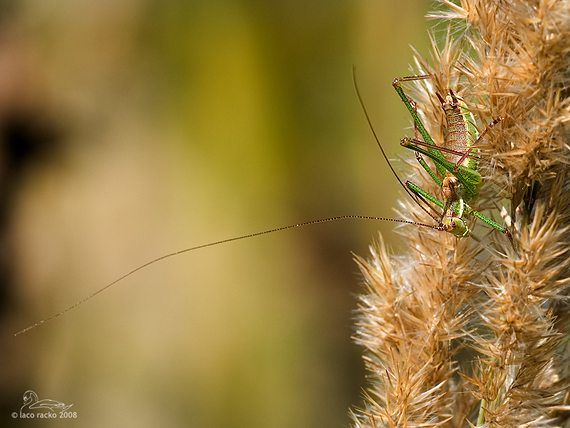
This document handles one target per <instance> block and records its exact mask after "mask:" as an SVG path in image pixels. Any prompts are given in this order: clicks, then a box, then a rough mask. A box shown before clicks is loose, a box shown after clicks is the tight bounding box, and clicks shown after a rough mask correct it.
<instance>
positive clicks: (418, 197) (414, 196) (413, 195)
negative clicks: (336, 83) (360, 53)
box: [352, 67, 441, 228]
mask: <svg viewBox="0 0 570 428" xmlns="http://www.w3.org/2000/svg"><path fill="white" fill-rule="evenodd" d="M352 80H353V82H354V89H355V90H356V96H357V97H358V102H359V103H360V107H361V108H362V111H363V112H364V117H365V118H366V122H367V123H368V127H369V128H370V131H371V132H372V135H373V136H374V140H375V141H376V144H377V145H378V147H379V148H380V151H381V152H382V156H383V157H384V160H385V161H386V163H387V164H388V167H389V168H390V171H392V174H393V175H394V177H396V180H398V183H400V186H402V188H403V189H404V190H405V191H406V193H407V194H408V195H409V196H410V198H412V200H413V201H414V202H415V203H416V204H418V206H419V207H420V208H421V209H422V210H424V211H425V212H426V214H427V215H429V216H430V217H431V218H432V219H434V220H435V221H436V222H438V224H439V223H440V222H441V221H440V220H441V214H439V213H437V211H436V210H435V209H434V208H433V207H432V205H431V204H430V203H429V201H427V200H426V199H425V198H423V197H422V196H421V195H418V194H416V193H413V192H411V191H410V190H409V189H408V187H407V186H406V185H405V184H404V183H403V182H402V180H401V179H400V177H399V176H398V174H397V173H396V170H395V169H394V167H393V166H392V164H391V162H390V160H389V159H388V156H387V155H386V152H385V151H384V147H382V144H381V143H380V139H379V138H378V135H377V134H376V131H375V130H374V126H372V121H371V120H370V116H369V115H368V111H367V110H366V106H365V105H364V101H363V100H362V96H361V95H360V90H359V89H358V83H357V81H356V68H355V67H352ZM420 201H421V202H420ZM422 202H423V204H422ZM426 206H427V207H429V209H430V210H432V211H434V212H436V214H435V215H434V214H433V212H430V211H429V210H428V209H427V208H426ZM437 216H439V218H438V217H437ZM414 224H415V223H414ZM436 227H438V226H434V228H436Z"/></svg>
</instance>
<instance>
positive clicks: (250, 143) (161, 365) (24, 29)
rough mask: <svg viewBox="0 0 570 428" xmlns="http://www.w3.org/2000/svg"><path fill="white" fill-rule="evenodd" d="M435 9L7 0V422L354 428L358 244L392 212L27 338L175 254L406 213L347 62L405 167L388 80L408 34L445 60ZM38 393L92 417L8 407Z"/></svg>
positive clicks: (2, 53)
mask: <svg viewBox="0 0 570 428" xmlns="http://www.w3.org/2000/svg"><path fill="white" fill-rule="evenodd" d="M428 7H429V3H428V2H424V1H420V0H416V1H412V0H405V1H395V0H394V1H387V0H357V1H353V2H348V1H326V2H325V1H273V2H256V1H247V0H244V1H238V0H227V1H223V0H214V1H212V0H210V1H182V0H170V1H167V2H159V1H156V0H154V1H153V0H146V1H143V0H113V1H108V0H101V1H92V0H64V1H51V0H22V1H18V2H13V3H5V7H4V8H3V9H2V11H1V18H2V20H1V21H0V119H1V120H2V138H3V139H4V141H3V143H4V146H5V147H11V149H10V150H12V151H14V152H16V153H17V156H13V155H12V156H8V155H7V154H6V153H7V149H5V150H4V158H5V159H4V160H3V164H2V172H3V175H2V180H3V182H2V186H3V189H4V191H3V195H4V196H3V199H4V200H3V201H2V202H3V205H4V206H5V208H4V211H3V217H2V221H3V222H4V224H3V230H2V231H3V233H2V241H0V242H1V243H2V249H3V251H2V257H3V264H4V268H3V269H4V271H5V274H4V275H3V276H2V279H3V281H4V283H3V284H2V287H3V289H2V307H1V309H2V315H3V316H2V323H1V330H0V331H1V334H2V336H1V340H2V346H1V351H0V352H1V353H2V356H1V358H2V362H1V372H0V376H1V377H0V394H1V399H2V402H1V407H0V421H6V423H3V422H2V423H1V425H2V426H22V425H24V424H26V426H36V425H35V424H37V426H42V427H49V426H60V425H62V424H64V423H65V424H67V425H72V424H74V425H75V426H81V427H102V426H121V427H130V426H132V427H139V428H140V427H156V426H168V427H179V426H180V427H224V428H228V427H229V428H231V427H236V428H237V427H245V426H247V427H249V428H255V427H264V428H267V427H284V428H285V427H288V428H290V427H295V428H302V427H342V426H348V425H349V424H350V418H349V416H348V410H349V408H350V407H354V406H359V405H360V403H361V398H360V397H361V389H362V388H363V387H364V386H365V379H364V370H363V362H362V360H361V349H359V348H358V347H357V346H356V345H355V344H354V343H353V342H352V341H351V338H350V336H351V334H352V333H353V323H354V319H353V318H354V310H355V309H356V306H357V302H356V298H355V294H356V293H357V292H358V291H359V290H360V280H359V277H358V274H357V267H356V265H355V264H354V262H353V260H352V255H351V251H352V252H354V253H356V254H359V255H363V256H367V254H368V246H369V245H370V244H371V243H372V242H373V240H375V239H377V236H378V235H377V233H378V230H381V231H382V233H383V234H384V236H385V237H387V238H388V239H390V240H393V239H395V236H396V235H394V234H393V232H391V231H392V230H393V229H394V224H392V223H387V224H382V223H379V222H370V221H357V220H345V221H341V222H335V223H329V224H325V225H317V226H309V227H305V228H299V229H295V230H289V231H284V232H279V233H274V234H271V235H266V236H263V237H257V238H253V239H248V240H244V241H238V242H233V243H229V244H225V245H221V246H216V247H213V248H208V249H203V250H199V251H197V252H193V253H188V254H185V255H181V256H178V257H175V258H173V259H169V260H166V261H163V262H160V263H158V264H155V265H153V266H152V267H149V268H147V269H145V270H143V271H141V272H138V273H137V274H135V275H133V276H132V277H130V278H128V279H126V280H124V281H122V282H120V283H119V284H117V285H115V286H113V287H112V288H110V289H109V290H107V291H105V292H104V293H103V294H101V295H99V296H97V297H95V298H94V299H93V300H91V301H89V302H87V303H85V304H84V305H82V306H79V307H78V308H76V309H74V310H73V311H71V312H69V313H67V314H65V315H63V316H61V317H59V318H57V319H55V320H54V321H52V322H50V323H49V324H46V325H43V326H41V327H39V328H37V329H35V330H32V331H30V332H28V333H26V334H24V335H22V336H19V337H14V336H13V333H14V332H16V331H18V330H20V329H22V328H24V327H26V326H28V325H30V324H33V323H34V322H36V321H38V320H40V319H42V318H45V317H47V316H50V315H53V314H54V313H56V312H59V311H61V310H63V309H65V308H66V307H68V306H69V305H71V304H73V303H75V302H76V301H78V300H80V299H82V298H84V297H85V296H87V295H89V294H91V293H92V292H94V291H96V290H97V289H99V288H101V287H102V286H104V285H106V284H107V283H109V282H111V281H112V280H114V279H116V278H117V277H119V276H121V275H123V274H124V273H126V272H128V271H129V270H131V269H133V268H135V267H137V266H138V265H141V264H143V263H145V262H147V261H149V260H151V259H154V258H156V257H159V256H162V255H164V254H166V253H169V252H172V251H176V250H179V249H183V248H186V247H191V246H194V245H199V244H203V243H207V242H211V241H216V240H219V239H224V238H230V237H234V236H238V235H243V234H248V233H252V232H257V231H261V230H265V229H270V228H274V227H279V226H284V225H288V224H293V223H298V222H304V221H308V220H314V219H319V218H325V217H331V216H337V215H343V214H361V215H370V216H386V217H395V216H396V214H395V213H394V211H393V207H394V206H395V205H396V202H395V198H396V196H397V194H398V193H399V192H400V190H399V189H398V187H397V186H398V185H397V182H396V180H395V179H394V178H393V177H392V176H391V175H390V172H389V170H388V167H387V166H386V164H385V162H384V160H383V159H382V157H381V154H380V151H379V150H378V148H377V147H376V145H375V142H374V141H373V139H372V137H371V134H370V131H369V129H368V128H367V125H366V122H365V119H364V115H363V114H362V111H361V109H360V107H359V104H358V101H357V98H356V95H355V90H354V86H353V82H352V76H351V74H352V67H353V65H354V66H355V67H356V70H357V77H358V81H359V86H360V91H361V93H362V96H363V98H364V99H365V102H366V104H367V108H368V110H369V112H370V115H371V116H372V120H373V121H374V124H375V129H376V131H377V133H378V134H379V135H380V137H381V139H382V143H383V144H384V145H385V148H386V149H387V151H388V153H389V155H390V157H392V158H395V157H396V156H397V155H398V154H402V150H401V149H400V148H399V146H398V141H399V138H401V137H402V136H403V135H404V134H405V129H404V128H406V127H407V126H408V125H409V118H408V115H407V113H406V110H405V108H404V107H403V106H402V105H401V102H400V101H399V99H398V97H397V95H396V94H395V93H394V91H393V89H392V87H391V83H392V80H393V78H394V77H398V76H402V75H407V74H409V67H408V64H409V63H411V62H412V52H411V49H410V48H409V45H413V46H414V47H416V48H417V49H418V50H419V51H420V52H421V53H423V54H426V53H427V41H428V40H427V31H426V29H427V28H428V27H429V26H430V25H432V24H433V23H431V22H429V21H426V20H425V19H424V18H423V16H424V15H425V14H426V12H427V11H428ZM14 135H15V137H14ZM20 152H21V153H20ZM12 158H17V159H18V168H17V170H14V169H13V168H12V169H11V168H10V165H11V162H12V161H13V159H12ZM11 159H12V160H11ZM396 166H397V167H399V165H398V162H396ZM403 230H405V229H403ZM390 242H394V243H392V245H393V246H394V247H397V243H396V242H395V241H390ZM26 390H33V391H35V392H36V393H37V394H38V395H39V397H40V399H42V398H50V399H54V400H59V401H63V402H65V403H67V404H73V407H72V408H71V409H70V410H73V411H75V412H77V419H75V420H74V421H68V422H64V421H62V420H55V421H46V420H41V421H37V420H36V421H26V422H24V421H22V420H19V419H12V418H11V417H10V414H11V413H12V412H14V411H18V410H19V408H20V406H22V404H23V402H22V396H23V394H24V392H25V391H26Z"/></svg>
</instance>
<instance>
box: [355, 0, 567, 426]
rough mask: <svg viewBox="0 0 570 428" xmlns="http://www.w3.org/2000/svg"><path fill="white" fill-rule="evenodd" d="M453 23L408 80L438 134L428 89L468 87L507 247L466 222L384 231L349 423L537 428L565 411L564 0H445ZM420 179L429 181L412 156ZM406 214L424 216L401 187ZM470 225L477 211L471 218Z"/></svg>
mask: <svg viewBox="0 0 570 428" xmlns="http://www.w3.org/2000/svg"><path fill="white" fill-rule="evenodd" d="M441 4H442V8H443V9H444V10H442V11H439V12H437V13H434V14H433V15H432V17H436V18H439V19H443V20H446V21H448V22H449V28H450V30H449V31H448V33H447V37H446V38H445V39H444V40H442V41H440V42H439V44H438V42H437V41H436V40H435V39H434V38H432V58H431V60H430V61H427V60H425V59H423V58H420V57H419V56H418V55H417V54H416V67H417V70H415V72H416V73H417V74H429V75H430V76H431V77H432V78H431V79H429V80H421V81H417V82H410V85H409V86H408V88H407V91H408V93H410V94H411V97H412V98H413V99H414V100H415V101H416V103H417V106H418V110H419V114H420V115H421V117H422V121H423V123H424V124H425V126H426V128H427V131H428V132H429V134H430V135H431V137H432V138H433V139H434V141H435V142H436V143H438V142H441V141H443V138H444V134H445V132H446V126H445V121H444V116H443V112H442V109H441V102H440V101H439V100H438V98H437V95H436V92H439V93H440V94H446V93H447V91H449V89H451V90H452V91H453V92H454V93H456V94H458V95H459V96H461V98H462V99H463V100H464V101H465V103H466V105H467V107H468V108H469V110H470V111H471V112H472V113H473V115H474V117H475V118H476V121H477V126H478V127H479V129H482V128H481V127H484V126H485V124H488V123H490V122H491V121H492V120H493V119H495V118H498V117H504V118H505V120H503V121H502V122H501V123H500V125H498V126H496V127H494V128H493V129H491V130H489V132H488V135H487V137H486V138H485V139H483V140H481V141H480V142H479V143H478V144H480V145H479V146H478V149H479V151H480V156H481V158H482V160H481V162H480V166H479V171H480V172H481V174H482V176H483V183H484V184H483V188H482V189H481V196H480V198H479V199H478V200H477V201H476V208H475V209H477V210H483V211H485V210H490V211H487V212H489V213H490V214H489V215H490V216H493V215H496V214H497V211H496V210H494V209H495V208H497V207H499V206H501V205H505V204H510V215H509V216H506V221H508V222H509V223H510V224H511V226H510V227H511V228H512V232H513V239H514V242H515V248H513V247H512V246H510V245H509V242H508V240H507V239H505V237H504V236H502V235H501V234H499V233H496V232H490V233H488V230H487V229H486V228H485V227H484V225H481V224H479V223H474V224H472V226H473V231H474V235H476V236H477V237H478V238H477V239H472V238H466V239H457V238H455V237H453V236H451V235H449V234H446V233H443V232H441V231H437V230H431V229H427V228H413V227H406V228H405V229H402V230H403V232H402V235H403V236H404V239H406V241H407V242H408V246H409V250H408V252H407V254H404V255H401V256H389V255H388V254H387V252H386V250H385V249H384V246H383V243H382V241H380V243H379V245H378V246H376V247H374V248H373V249H372V258H371V260H369V261H364V260H363V259H361V258H357V262H358V264H359V265H360V268H361V270H362V272H363V274H364V279H365V282H366V287H367V290H366V293H365V294H364V295H363V296H362V297H361V303H360V319H359V322H358V325H357V329H358V330H357V340H358V342H359V343H360V344H361V345H363V346H364V347H365V357H364V359H365V363H366V366H367V368H368V370H370V385H369V386H368V389H367V393H366V396H365V402H364V406H363V408H362V409H359V410H358V411H355V412H354V424H355V426H356V427H362V428H364V427H436V426H442V427H467V426H485V427H542V426H548V427H552V426H565V424H567V423H568V412H569V409H570V408H569V407H568V400H569V398H568V395H569V394H568V391H569V385H570V382H569V380H570V370H568V368H567V367H568V360H569V359H568V352H567V351H566V347H567V346H566V343H568V332H569V331H568V330H569V327H570V312H569V307H568V306H569V305H568V303H567V302H568V299H567V295H568V285H567V284H569V283H570V269H569V266H570V264H569V262H570V254H569V251H568V249H569V248H570V232H569V226H568V225H569V224H570V193H569V191H570V179H569V176H568V172H567V171H568V165H569V164H570V146H569V142H570V138H569V137H570V128H569V121H570V98H569V97H568V95H569V94H570V1H568V0H560V1H522V0H509V1H482V0H471V1H467V0H465V1H461V3H460V5H458V4H455V3H452V2H450V1H447V0H442V1H441ZM409 165H410V168H411V169H413V172H412V173H410V176H411V177H412V179H413V181H415V182H416V183H418V184H419V185H421V186H422V188H424V189H426V190H427V191H429V192H430V193H431V194H437V192H438V191H439V189H438V187H437V186H436V185H435V184H434V182H433V180H431V179H430V177H428V176H427V175H426V174H425V172H424V171H423V170H422V169H421V167H419V166H418V165H417V164H416V163H415V162H410V163H409ZM400 203H401V207H402V208H401V209H402V212H405V213H406V216H407V217H408V216H411V219H412V220H414V221H418V222H422V221H425V216H426V214H425V212H424V211H423V210H422V209H421V208H420V207H418V205H417V204H416V203H415V202H413V201H411V200H409V199H404V200H402V201H401V202H400ZM470 225H471V223H470Z"/></svg>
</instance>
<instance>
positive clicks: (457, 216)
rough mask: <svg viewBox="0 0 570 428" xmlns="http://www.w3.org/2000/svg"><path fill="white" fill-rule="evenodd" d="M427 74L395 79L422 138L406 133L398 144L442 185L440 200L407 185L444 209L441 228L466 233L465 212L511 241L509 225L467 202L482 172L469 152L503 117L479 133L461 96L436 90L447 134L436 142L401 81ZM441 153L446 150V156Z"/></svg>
mask: <svg viewBox="0 0 570 428" xmlns="http://www.w3.org/2000/svg"><path fill="white" fill-rule="evenodd" d="M429 78H431V76H430V75H422V76H408V77H400V78H396V79H395V80H394V82H393V83H392V86H393V87H394V89H395V90H396V92H397V93H398V95H399V96H400V98H401V99H402V101H403V102H404V104H405V105H406V107H407V109H408V111H409V112H410V115H411V116H412V119H413V121H414V128H415V129H416V130H417V132H419V133H420V134H421V136H422V138H423V141H420V140H418V139H417V138H415V139H411V138H407V137H406V138H404V139H402V141H401V145H402V146H403V147H406V148H409V149H411V150H414V151H415V152H416V157H417V159H418V162H419V163H420V164H421V166H422V167H423V168H424V170H425V171H426V172H427V173H428V174H429V176H430V177H431V178H432V179H433V180H434V182H435V183H436V184H437V185H438V186H439V187H440V188H441V189H442V194H443V202H442V201H440V200H439V199H438V198H436V197H434V196H433V195H431V194H430V193H428V192H427V191H425V190H423V189H422V188H420V187H419V186H417V185H416V184H414V183H411V182H409V181H406V183H405V186H406V188H408V189H409V190H410V191H411V192H413V193H414V194H416V195H417V196H418V197H419V198H421V199H425V200H427V201H429V202H431V203H433V204H435V205H437V206H438V207H439V208H441V209H442V210H443V213H442V216H441V219H440V220H439V222H440V228H441V230H444V231H446V232H449V233H451V234H453V235H455V236H456V237H458V238H465V237H468V236H469V235H470V234H471V230H470V229H469V227H468V226H467V223H466V222H465V220H464V216H465V215H469V214H470V215H473V216H474V217H475V218H478V219H479V220H481V221H483V222H484V223H486V224H488V225H489V226H491V227H493V228H495V229H497V230H498V231H500V232H501V233H504V234H505V235H507V236H508V237H509V239H510V240H511V242H512V237H511V233H510V231H509V229H508V228H506V227H505V226H502V225H500V224H499V223H497V222H495V221H493V220H491V219H490V218H489V217H487V216H485V215H483V214H481V213H480V212H478V211H475V210H474V209H473V208H471V207H470V206H469V205H468V204H469V203H471V202H473V201H475V200H476V199H477V198H478V197H479V189H480V188H481V185H482V178H481V174H479V172H478V171H477V169H476V168H477V161H476V159H474V158H473V157H472V156H471V153H472V151H473V149H474V147H475V145H476V144H477V143H478V142H479V141H480V140H481V139H482V138H483V137H484V136H485V134H486V133H487V132H488V130H489V129H491V128H492V127H493V126H494V125H496V124H497V123H498V122H500V121H502V120H503V118H498V119H495V120H494V121H493V122H492V123H491V124H490V125H488V126H487V127H486V129H485V131H483V132H482V133H481V135H478V133H477V129H476V128H475V125H474V123H475V119H474V118H473V114H472V113H471V112H470V111H469V110H468V109H467V106H466V105H465V103H464V102H463V100H461V99H459V98H457V97H456V96H455V94H454V93H453V91H452V90H451V89H450V90H449V94H448V95H447V96H446V97H445V98H443V97H442V96H441V95H439V94H437V96H438V98H439V100H440V102H441V104H442V107H443V110H444V112H445V117H446V122H447V134H446V136H445V141H444V142H443V145H442V146H438V145H436V144H435V143H434V141H433V139H432V138H431V136H430V135H429V133H428V132H427V130H426V128H425V126H424V125H423V123H422V121H421V119H420V117H419V115H418V113H417V111H416V109H415V106H414V105H413V104H412V103H413V102H412V101H410V99H409V98H408V96H407V95H406V93H405V92H404V89H403V88H402V85H401V82H404V81H410V80H422V79H429ZM444 153H446V154H448V156H449V158H448V157H446V156H445V155H444ZM421 155H424V156H427V157H429V158H430V159H431V160H432V161H433V162H434V165H435V168H436V170H437V171H438V172H439V173H440V174H441V175H443V176H444V178H443V180H441V179H440V178H439V177H438V176H437V174H436V173H435V172H434V171H433V170H432V169H431V168H430V167H429V165H427V163H426V162H425V160H424V159H423V158H422V156H421Z"/></svg>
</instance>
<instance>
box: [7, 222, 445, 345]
mask: <svg viewBox="0 0 570 428" xmlns="http://www.w3.org/2000/svg"><path fill="white" fill-rule="evenodd" d="M346 219H359V220H381V221H393V222H396V223H406V224H415V225H416V226H422V227H429V228H430V229H438V226H432V225H429V224H423V223H416V222H413V221H409V220H399V219H394V218H385V217H372V216H364V215H342V216H337V217H330V218H324V219H320V220H312V221H307V222H304V223H297V224H291V225H289V226H282V227H277V228H274V229H269V230H264V231H262V232H256V233H250V234H247V235H242V236H237V237H235V238H228V239H222V240H221V241H216V242H210V243H209V244H202V245H198V246H196V247H191V248H186V249H184V250H180V251H175V252H173V253H170V254H166V255H164V256H161V257H158V258H156V259H154V260H151V261H150V262H147V263H145V264H143V265H140V266H139V267H137V268H136V269H133V270H132V271H130V272H128V273H126V274H124V275H123V276H121V277H120V278H118V279H116V280H114V281H113V282H111V283H110V284H107V285H106V286H104V287H103V288H100V289H99V290H97V291H96V292H94V293H93V294H90V295H89V296H87V297H86V298H84V299H82V300H80V301H78V302H76V303H74V304H73V305H71V306H70V307H69V308H67V309H64V310H63V311H61V312H58V313H57V314H55V315H52V316H51V317H48V318H45V319H43V320H41V321H38V322H37V323H35V324H33V325H31V326H29V327H26V328H25V329H23V330H20V331H18V332H17V333H15V334H14V336H18V335H20V334H22V333H25V332H26V331H28V330H31V329H33V328H36V327H38V326H40V325H42V324H44V323H46V322H48V321H51V320H52V319H54V318H57V317H59V316H60V315H63V314H64V313H66V312H68V311H70V310H72V309H74V308H76V307H77V306H79V305H81V304H82V303H85V302H86V301H87V300H90V299H92V298H93V297H95V296H96V295H97V294H99V293H101V292H103V291H105V290H106V289H107V288H109V287H111V286H112V285H114V284H116V283H117V282H119V281H122V280H123V279H125V278H127V277H129V276H131V275H132V274H134V273H135V272H138V271H139V270H141V269H144V268H146V267H147V266H150V265H152V264H154V263H157V262H159V261H161V260H164V259H168V258H170V257H174V256H178V255H180V254H183V253H187V252H189V251H194V250H199V249H201V248H206V247H212V246H214V245H220V244H225V243H227V242H232V241H239V240H241V239H247V238H253V237H254V236H260V235H266V234H268V233H273V232H279V231H281V230H287V229H294V228H297V227H303V226H309V225H312V224H319V223H328V222H331V221H338V220H346Z"/></svg>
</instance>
